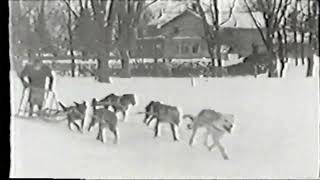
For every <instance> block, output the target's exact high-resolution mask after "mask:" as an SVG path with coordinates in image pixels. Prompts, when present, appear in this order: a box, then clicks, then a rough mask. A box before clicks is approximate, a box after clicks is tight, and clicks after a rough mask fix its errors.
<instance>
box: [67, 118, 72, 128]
mask: <svg viewBox="0 0 320 180" xmlns="http://www.w3.org/2000/svg"><path fill="white" fill-rule="evenodd" d="M68 127H69V129H70V131H72V127H71V120H70V119H68Z"/></svg>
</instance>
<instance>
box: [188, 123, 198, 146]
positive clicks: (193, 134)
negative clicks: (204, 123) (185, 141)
mask: <svg viewBox="0 0 320 180" xmlns="http://www.w3.org/2000/svg"><path fill="white" fill-rule="evenodd" d="M197 130H198V129H197V128H196V127H194V128H193V130H192V135H191V138H190V140H189V145H190V146H192V144H193V141H194V138H195V136H196V132H197Z"/></svg>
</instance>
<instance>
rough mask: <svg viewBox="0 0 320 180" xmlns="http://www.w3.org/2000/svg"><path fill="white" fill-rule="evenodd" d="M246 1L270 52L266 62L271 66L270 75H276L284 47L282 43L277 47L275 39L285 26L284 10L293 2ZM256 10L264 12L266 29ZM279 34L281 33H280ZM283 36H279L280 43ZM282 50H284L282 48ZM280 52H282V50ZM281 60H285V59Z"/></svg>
mask: <svg viewBox="0 0 320 180" xmlns="http://www.w3.org/2000/svg"><path fill="white" fill-rule="evenodd" d="M244 3H245V5H246V7H247V10H248V12H249V14H250V16H251V18H252V20H253V22H254V24H255V26H256V28H257V30H258V32H259V34H260V36H261V38H262V41H263V43H264V45H265V47H266V49H267V51H268V54H269V55H270V62H264V63H266V64H267V66H268V67H269V76H274V72H275V64H276V56H277V54H278V55H279V50H280V49H281V48H282V45H280V46H279V47H278V48H275V43H274V40H275V37H276V34H277V33H278V31H279V30H281V29H282V28H283V27H281V22H282V21H283V19H284V18H285V13H284V12H285V11H286V10H287V8H288V6H289V5H290V4H291V0H283V1H282V0H280V1H278V0H258V1H250V2H248V0H244ZM254 11H259V12H262V14H263V18H264V21H265V23H266V24H265V26H266V27H265V30H264V28H263V27H262V26H261V25H260V24H259V23H258V21H257V19H256V17H255V16H254V14H253V12H254ZM278 35H280V33H279V34H278ZM282 38H283V36H281V35H280V36H279V37H278V40H277V41H278V43H281V42H283V41H282ZM280 51H283V50H282V49H281V50H280ZM280 54H282V52H280ZM281 56H282V55H281ZM281 61H283V59H282V60H281ZM278 73H279V72H278ZM280 74H281V73H280ZM278 76H279V74H278Z"/></svg>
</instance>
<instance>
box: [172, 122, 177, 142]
mask: <svg viewBox="0 0 320 180" xmlns="http://www.w3.org/2000/svg"><path fill="white" fill-rule="evenodd" d="M170 126H171V130H172V135H173V140H174V141H178V138H177V134H176V129H175V125H174V124H172V123H170Z"/></svg>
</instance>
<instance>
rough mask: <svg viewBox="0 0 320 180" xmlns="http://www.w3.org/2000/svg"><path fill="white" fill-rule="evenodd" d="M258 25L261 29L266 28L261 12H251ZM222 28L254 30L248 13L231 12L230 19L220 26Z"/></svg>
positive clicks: (254, 27) (252, 21) (253, 24)
mask: <svg viewBox="0 0 320 180" xmlns="http://www.w3.org/2000/svg"><path fill="white" fill-rule="evenodd" d="M253 16H254V18H255V19H256V21H257V23H258V25H259V26H260V27H261V28H265V27H266V23H265V21H264V18H263V14H262V12H253ZM221 27H222V28H243V29H256V25H255V23H254V20H253V19H252V17H251V15H250V14H249V13H248V12H233V13H232V15H231V17H230V19H228V20H227V21H226V22H224V23H222V24H221Z"/></svg>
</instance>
